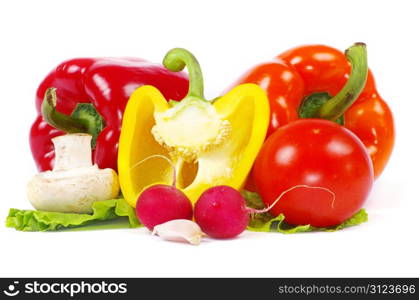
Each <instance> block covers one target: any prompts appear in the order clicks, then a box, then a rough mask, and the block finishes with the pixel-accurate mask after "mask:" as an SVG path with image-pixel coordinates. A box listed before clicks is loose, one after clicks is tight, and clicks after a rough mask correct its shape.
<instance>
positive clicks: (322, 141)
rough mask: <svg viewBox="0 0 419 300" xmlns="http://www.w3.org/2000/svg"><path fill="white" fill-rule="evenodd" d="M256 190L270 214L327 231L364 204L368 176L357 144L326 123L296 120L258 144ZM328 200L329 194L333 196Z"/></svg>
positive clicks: (370, 179) (349, 134)
mask: <svg viewBox="0 0 419 300" xmlns="http://www.w3.org/2000/svg"><path fill="white" fill-rule="evenodd" d="M253 178H254V180H255V184H256V187H257V190H258V191H259V193H260V195H261V196H262V199H263V201H264V202H265V204H266V205H267V206H268V205H270V204H272V203H273V202H274V201H275V200H276V199H277V197H278V196H279V195H280V194H281V193H282V192H284V191H286V190H287V189H290V188H292V187H293V186H296V185H308V186H311V187H322V188H326V189H328V190H330V192H328V191H326V190H322V189H310V188H304V187H301V188H296V189H293V190H291V191H289V192H287V193H286V194H285V195H284V196H283V197H282V198H281V199H280V200H279V201H278V203H277V204H276V205H275V206H274V207H273V208H272V210H271V211H270V213H271V214H273V215H275V216H276V215H279V214H281V213H283V214H284V215H285V220H286V222H287V223H289V224H293V225H304V224H311V225H313V226H317V227H328V226H334V225H338V224H340V223H342V222H343V221H345V220H347V219H348V218H350V217H351V216H353V215H354V214H355V213H356V212H357V211H358V210H359V209H360V208H361V207H362V205H363V203H364V202H365V200H366V198H367V196H368V194H369V192H370V190H371V187H372V184H373V181H374V174H373V168H372V163H371V159H370V157H369V155H368V153H367V151H366V149H365V147H364V145H363V144H362V142H361V141H360V140H359V139H358V138H357V137H356V136H355V135H354V134H353V133H352V132H351V131H349V130H348V129H346V128H344V127H342V126H340V125H338V124H336V123H333V122H330V121H326V120H320V119H301V120H298V121H295V122H292V123H290V124H288V125H285V126H283V127H281V128H279V129H278V130H277V131H276V132H275V133H273V134H272V135H271V136H270V137H269V138H268V140H267V141H266V142H265V144H264V145H263V147H262V149H261V151H260V152H259V155H258V157H257V159H256V162H255V165H254V168H253ZM332 193H333V194H334V196H333V194H332Z"/></svg>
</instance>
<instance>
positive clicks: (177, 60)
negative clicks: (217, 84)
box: [163, 48, 205, 100]
mask: <svg viewBox="0 0 419 300" xmlns="http://www.w3.org/2000/svg"><path fill="white" fill-rule="evenodd" d="M163 65H164V66H165V67H166V68H167V69H169V70H170V71H173V72H179V71H182V70H183V69H184V68H185V66H186V67H187V68H188V72H189V91H188V94H187V95H186V98H187V97H196V98H199V99H202V100H205V98H204V80H203V77H202V71H201V67H200V66H199V62H198V60H197V59H196V58H195V56H193V54H192V53H191V52H189V51H188V50H186V49H183V48H174V49H172V50H170V51H169V52H167V54H166V56H165V57H164V59H163Z"/></svg>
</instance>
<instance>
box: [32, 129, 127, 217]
mask: <svg viewBox="0 0 419 300" xmlns="http://www.w3.org/2000/svg"><path fill="white" fill-rule="evenodd" d="M91 139H92V137H91V136H90V135H88V134H81V133H74V134H67V135H62V136H58V137H55V138H53V139H52V142H53V143H54V148H55V165H54V169H53V170H52V171H46V172H42V173H39V174H37V175H35V176H34V177H33V178H32V179H31V180H30V181H29V183H28V186H27V195H28V198H29V201H30V202H31V203H32V205H33V206H34V207H35V208H36V209H38V210H43V211H54V212H69V213H70V212H71V213H91V212H92V204H93V202H95V201H100V200H108V199H113V198H116V197H117V196H118V194H119V183H118V175H117V174H116V172H115V171H114V170H112V169H99V168H98V166H97V165H92V153H91V144H90V143H91Z"/></svg>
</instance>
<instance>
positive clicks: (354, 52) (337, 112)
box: [298, 43, 368, 125]
mask: <svg viewBox="0 0 419 300" xmlns="http://www.w3.org/2000/svg"><path fill="white" fill-rule="evenodd" d="M345 56H346V58H347V59H348V61H349V62H350V64H351V67H352V69H351V73H350V75H349V79H348V81H347V82H346V84H345V86H344V87H343V88H342V90H341V91H340V92H339V93H338V94H337V95H335V96H334V97H332V96H331V95H330V94H329V93H326V92H324V93H313V94H311V95H309V96H308V97H306V98H305V99H304V100H303V102H302V104H301V106H300V108H299V112H298V113H299V117H300V118H320V119H326V120H330V121H334V122H336V123H338V124H340V125H343V124H344V116H343V115H344V113H345V111H346V110H347V109H348V108H349V107H350V106H351V105H352V104H353V103H354V102H355V100H356V99H357V98H358V96H359V95H360V94H361V92H362V90H363V89H364V87H365V84H366V82H367V78H368V63H367V49H366V45H365V44H364V43H355V44H354V45H353V46H351V47H350V48H348V49H347V50H346V51H345Z"/></svg>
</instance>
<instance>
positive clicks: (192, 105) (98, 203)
mask: <svg viewBox="0 0 419 300" xmlns="http://www.w3.org/2000/svg"><path fill="white" fill-rule="evenodd" d="M185 67H186V68H187V70H188V73H189V80H188V77H187V76H186V75H185V74H184V73H183V72H182V70H183V69H184V68H185ZM36 105H37V109H38V113H39V115H38V117H37V119H36V121H35V123H34V124H33V126H32V129H31V134H30V144H31V149H32V154H33V157H34V159H35V162H36V163H37V166H38V169H39V170H40V171H41V173H39V174H37V175H35V176H34V177H33V178H32V179H31V180H30V182H29V183H28V187H27V194H28V199H29V200H30V202H31V203H32V205H33V206H34V207H35V208H36V209H37V210H18V209H11V210H10V212H9V216H8V218H7V221H6V225H7V226H8V227H14V228H16V229H17V230H22V231H47V230H59V229H71V230H88V229H107V228H126V227H131V228H133V227H139V226H141V225H144V226H145V227H146V228H148V229H149V230H150V231H151V232H152V234H153V235H158V236H160V237H161V238H163V239H166V240H171V241H186V242H189V243H191V244H195V245H196V244H199V243H200V241H201V239H202V237H209V238H215V239H226V238H234V237H236V236H238V235H239V234H241V233H242V232H243V231H244V230H246V229H247V230H252V231H258V232H280V233H297V232H308V231H336V230H339V229H343V228H345V227H349V226H354V225H358V224H361V223H363V222H365V221H367V219H368V215H367V213H366V211H365V210H364V209H363V208H362V207H363V205H364V203H365V201H366V199H367V197H368V195H369V193H370V191H371V188H372V186H373V184H374V180H375V179H376V178H377V177H378V176H379V175H380V174H381V173H382V171H383V169H384V167H385V165H386V163H387V161H388V160H389V158H390V155H391V151H392V148H393V144H394V124H393V119H392V114H391V111H390V109H389V107H388V106H387V104H386V103H385V102H384V100H383V99H382V98H381V97H380V96H379V94H378V92H377V91H376V89H375V83H374V79H373V77H372V73H371V71H370V70H369V69H368V64H367V52H366V46H365V44H363V43H356V44H354V45H353V46H351V47H350V48H348V49H347V50H346V51H345V53H342V52H340V51H338V50H336V49H334V48H331V47H328V46H319V45H313V46H302V47H298V48H294V49H291V50H289V51H286V52H284V53H283V54H281V55H279V56H278V57H276V58H275V59H274V60H272V61H269V62H266V63H262V64H260V65H257V66H255V67H254V68H252V69H251V70H249V71H248V72H247V73H245V74H244V75H243V76H242V77H241V78H240V79H239V80H238V81H237V82H236V83H235V84H234V85H233V87H231V88H230V90H229V91H228V92H227V93H226V94H225V95H221V96H220V97H217V98H215V99H211V100H207V99H205V98H204V84H203V76H202V72H201V68H200V66H199V63H198V61H197V60H196V58H195V57H194V56H193V55H192V54H191V53H190V52H189V51H187V50H185V49H181V48H175V49H172V50H170V51H169V52H168V53H167V55H166V56H165V58H164V59H163V65H158V64H151V63H148V62H146V61H144V60H140V59H135V58H100V59H90V58H83V59H73V60H69V61H66V62H64V63H62V64H61V65H59V66H58V67H57V68H56V69H55V70H54V71H52V72H51V73H50V74H49V75H48V76H47V77H46V78H45V80H44V81H43V82H42V83H41V85H40V87H39V89H38V91H37V97H36ZM243 187H244V188H243ZM120 193H122V195H121V194H120Z"/></svg>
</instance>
